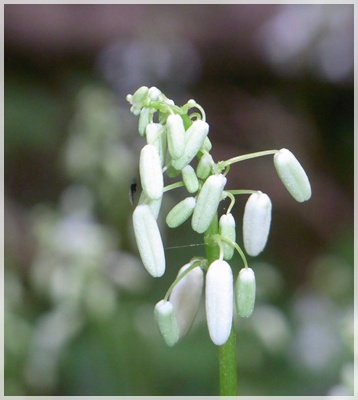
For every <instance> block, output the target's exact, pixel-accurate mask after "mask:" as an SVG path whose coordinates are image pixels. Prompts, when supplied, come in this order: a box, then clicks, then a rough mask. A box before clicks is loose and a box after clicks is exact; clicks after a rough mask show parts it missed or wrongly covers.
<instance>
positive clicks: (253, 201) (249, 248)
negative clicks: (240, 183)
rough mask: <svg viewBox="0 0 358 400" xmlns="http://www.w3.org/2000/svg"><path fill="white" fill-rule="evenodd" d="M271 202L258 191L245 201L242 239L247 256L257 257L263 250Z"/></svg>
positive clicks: (268, 228)
mask: <svg viewBox="0 0 358 400" xmlns="http://www.w3.org/2000/svg"><path fill="white" fill-rule="evenodd" d="M271 208H272V206H271V200H270V198H269V197H268V196H267V194H265V193H262V192H260V191H258V192H256V193H253V194H252V195H251V196H250V197H249V199H248V200H247V203H246V206H245V211H244V220H243V238H244V246H245V250H246V252H247V254H249V255H250V256H257V255H258V254H259V253H261V251H262V250H263V249H264V248H265V246H266V242H267V239H268V234H269V231H270V224H271Z"/></svg>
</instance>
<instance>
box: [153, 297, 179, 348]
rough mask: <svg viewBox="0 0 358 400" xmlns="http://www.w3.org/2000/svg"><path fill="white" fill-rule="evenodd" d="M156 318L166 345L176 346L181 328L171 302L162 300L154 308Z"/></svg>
mask: <svg viewBox="0 0 358 400" xmlns="http://www.w3.org/2000/svg"><path fill="white" fill-rule="evenodd" d="M154 318H155V320H156V322H157V324H158V328H159V331H160V333H161V335H162V336H163V339H164V340H165V343H166V344H167V345H168V346H174V345H175V343H177V341H178V340H179V327H178V323H177V319H176V316H175V311H174V308H173V305H172V304H171V302H169V301H166V300H160V301H159V302H158V303H157V304H156V305H155V307H154Z"/></svg>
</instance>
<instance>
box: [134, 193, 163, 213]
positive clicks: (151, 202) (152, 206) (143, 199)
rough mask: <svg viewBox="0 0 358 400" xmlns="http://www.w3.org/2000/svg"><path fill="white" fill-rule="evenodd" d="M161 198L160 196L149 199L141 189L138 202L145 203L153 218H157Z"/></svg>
mask: <svg viewBox="0 0 358 400" xmlns="http://www.w3.org/2000/svg"><path fill="white" fill-rule="evenodd" d="M162 200H163V197H161V198H160V199H158V200H152V199H150V198H149V197H148V196H147V195H146V194H145V193H144V192H143V191H142V193H141V194H140V197H139V201H138V204H147V205H148V206H149V208H150V210H151V211H152V214H153V215H154V218H155V219H158V215H159V211H160V207H161V205H162Z"/></svg>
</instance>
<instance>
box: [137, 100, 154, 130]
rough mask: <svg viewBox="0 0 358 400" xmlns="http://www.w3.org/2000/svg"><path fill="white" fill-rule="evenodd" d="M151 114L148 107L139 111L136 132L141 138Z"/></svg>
mask: <svg viewBox="0 0 358 400" xmlns="http://www.w3.org/2000/svg"><path fill="white" fill-rule="evenodd" d="M151 112H152V110H151V109H150V108H148V107H143V108H142V109H141V110H140V114H139V120H138V132H139V134H140V135H141V136H143V135H144V132H145V128H146V127H147V125H148V124H149V121H150V114H151Z"/></svg>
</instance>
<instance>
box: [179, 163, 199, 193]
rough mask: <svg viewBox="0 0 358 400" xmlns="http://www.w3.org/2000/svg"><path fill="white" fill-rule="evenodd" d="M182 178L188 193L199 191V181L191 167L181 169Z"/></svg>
mask: <svg viewBox="0 0 358 400" xmlns="http://www.w3.org/2000/svg"><path fill="white" fill-rule="evenodd" d="M182 176H183V181H184V185H185V187H186V189H187V191H188V192H189V193H195V192H197V191H198V189H199V180H198V178H197V176H196V173H195V171H194V168H193V167H192V166H191V165H187V166H186V167H184V168H183V169H182Z"/></svg>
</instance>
